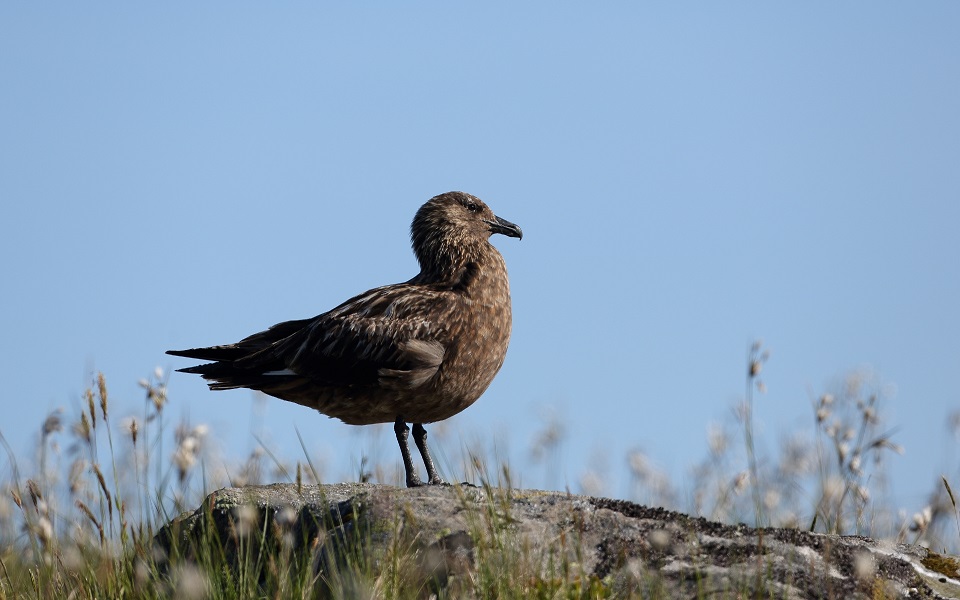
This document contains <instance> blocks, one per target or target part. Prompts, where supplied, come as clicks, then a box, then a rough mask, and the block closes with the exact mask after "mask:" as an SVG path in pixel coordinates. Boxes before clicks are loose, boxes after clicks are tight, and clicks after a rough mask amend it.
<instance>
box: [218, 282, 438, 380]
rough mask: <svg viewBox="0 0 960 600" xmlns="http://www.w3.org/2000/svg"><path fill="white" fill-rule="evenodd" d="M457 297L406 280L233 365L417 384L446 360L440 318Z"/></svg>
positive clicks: (354, 301)
mask: <svg viewBox="0 0 960 600" xmlns="http://www.w3.org/2000/svg"><path fill="white" fill-rule="evenodd" d="M455 302H456V298H455V297H454V296H453V295H452V294H450V293H447V292H437V291H432V290H425V289H423V288H419V287H414V286H408V285H405V284H400V285H396V286H386V287H384V288H377V289H375V290H371V291H370V292H367V293H365V294H362V295H360V296H357V297H355V298H352V299H351V300H348V301H347V302H345V303H343V304H342V305H340V306H338V307H337V308H335V309H333V310H331V311H330V312H328V313H325V314H323V315H320V316H319V317H317V318H316V319H314V320H313V321H312V322H310V323H309V324H308V325H307V326H306V327H304V328H302V329H301V330H299V331H298V332H296V333H294V334H293V335H290V336H289V337H287V338H285V339H283V340H281V341H279V342H277V343H275V344H273V345H271V346H269V347H267V348H263V349H262V350H260V351H258V352H255V353H253V354H251V355H249V356H247V357H244V358H241V359H238V360H235V361H234V367H235V368H237V369H239V370H243V371H248V372H249V371H251V370H252V371H255V370H259V369H258V367H259V366H262V367H263V368H266V369H271V371H270V372H271V373H274V374H276V375H277V376H289V377H303V378H308V379H310V380H312V381H313V382H314V383H315V384H317V385H322V386H347V385H349V386H357V385H361V386H362V385H380V386H384V387H389V388H397V389H399V388H408V389H409V388H414V387H418V386H420V385H422V384H423V383H425V382H426V381H428V380H429V379H430V378H431V377H433V375H434V374H435V373H436V372H437V370H438V369H439V367H440V365H441V364H442V362H443V357H444V354H445V352H446V344H447V342H448V337H449V332H448V331H447V330H445V329H444V328H443V327H442V326H441V325H439V323H442V322H444V321H445V319H444V318H443V317H444V314H445V313H449V312H451V311H452V310H455ZM281 365H282V366H281ZM278 367H280V368H278ZM265 374H266V373H265Z"/></svg>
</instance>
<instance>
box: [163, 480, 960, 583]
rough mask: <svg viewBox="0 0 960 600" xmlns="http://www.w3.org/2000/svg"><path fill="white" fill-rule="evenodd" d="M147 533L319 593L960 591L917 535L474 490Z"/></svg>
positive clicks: (275, 488) (297, 498)
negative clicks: (832, 531) (300, 579)
mask: <svg viewBox="0 0 960 600" xmlns="http://www.w3.org/2000/svg"><path fill="white" fill-rule="evenodd" d="M211 540H216V541H217V542H219V543H212V542H211ZM156 544H157V549H158V550H159V551H160V554H161V555H162V556H164V557H167V558H168V560H171V561H181V560H188V561H207V562H212V563H216V564H223V565H225V566H228V567H229V568H232V569H248V570H249V569H250V568H259V569H261V571H258V573H259V577H260V580H261V581H265V580H266V579H268V578H270V577H276V576H277V573H278V572H280V573H282V572H287V573H289V572H291V569H294V568H299V569H302V570H304V571H307V572H310V573H312V574H313V577H314V578H315V579H314V581H315V582H316V583H317V588H316V589H317V591H318V592H320V593H322V592H323V591H324V590H338V591H339V592H340V593H343V592H346V593H348V594H349V593H350V591H351V590H353V589H354V588H356V589H361V588H363V589H367V590H368V591H369V587H370V582H371V581H377V580H378V578H383V577H387V578H392V579H390V581H391V582H392V585H397V582H398V580H399V579H404V580H406V581H407V583H408V584H409V585H412V586H413V588H414V589H422V590H423V591H424V594H425V595H428V596H429V595H430V594H432V593H435V592H439V591H440V590H445V591H446V593H447V594H448V595H449V596H451V597H459V596H461V595H465V596H470V595H479V596H494V595H502V594H498V591H502V590H503V589H506V588H504V587H502V586H511V585H513V587H511V588H510V589H516V587H517V586H527V587H528V588H529V589H530V590H533V591H535V592H545V593H544V594H542V595H544V596H547V597H548V596H549V595H550V591H551V590H552V589H558V588H559V585H560V584H561V583H563V584H566V585H569V584H571V582H573V583H574V584H575V585H579V586H581V589H582V590H583V591H584V592H590V593H591V594H593V595H597V596H600V597H631V596H636V597H644V598H646V597H659V598H691V597H693V598H698V597H751V598H752V597H775V598H796V599H800V598H863V599H872V598H934V599H936V598H957V597H960V572H958V567H960V563H958V562H957V561H956V560H955V559H953V558H951V557H945V556H939V555H937V554H934V553H931V552H930V551H928V550H926V549H924V548H920V547H917V546H908V545H902V544H901V545H894V544H890V543H886V542H882V541H875V540H871V539H869V538H863V537H857V536H834V535H824V534H816V533H808V532H803V531H799V530H795V529H775V528H769V529H754V528H751V527H747V526H745V525H736V526H730V525H723V524H720V523H715V522H711V521H707V520H705V519H700V518H693V517H690V516H687V515H683V514H680V513H675V512H670V511H666V510H663V509H659V508H648V507H644V506H640V505H637V504H633V503H631V502H625V501H622V500H610V499H606V498H592V497H586V496H575V495H569V494H561V493H555V492H541V491H531V490H503V489H496V488H486V489H480V488H475V487H472V486H425V487H419V488H410V489H405V488H394V487H391V486H385V485H374V484H337V485H320V486H302V487H298V486H296V485H292V484H290V485H279V484H278V485H269V486H253V487H245V488H235V489H224V490H220V491H217V492H215V493H213V494H211V495H210V496H209V497H208V498H207V499H206V501H205V502H204V504H203V506H201V507H200V508H198V509H197V510H196V511H195V512H194V513H192V514H187V515H183V516H181V517H180V518H178V519H175V520H174V521H172V522H171V523H170V524H168V525H167V526H166V527H164V529H163V530H161V531H160V533H158V535H157V537H156ZM307 565H309V568H307ZM271 569H272V570H271ZM384 573H386V575H384ZM505 577H507V578H514V579H516V578H518V577H520V578H521V579H522V581H517V580H513V581H503V578H505ZM364 586H366V587H364ZM356 595H359V594H356Z"/></svg>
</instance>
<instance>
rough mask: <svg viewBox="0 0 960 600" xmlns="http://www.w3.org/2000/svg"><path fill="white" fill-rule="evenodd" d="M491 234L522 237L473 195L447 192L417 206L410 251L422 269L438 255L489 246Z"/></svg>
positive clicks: (515, 227)
mask: <svg viewBox="0 0 960 600" xmlns="http://www.w3.org/2000/svg"><path fill="white" fill-rule="evenodd" d="M494 233H502V234H503V235H506V236H509V237H515V238H522V237H523V232H522V231H521V230H520V228H519V227H518V226H516V225H514V224H513V223H511V222H510V221H507V220H506V219H501V218H500V217H498V216H497V215H495V214H493V211H492V210H490V207H489V206H487V205H486V204H484V203H483V201H482V200H480V199H479V198H477V197H476V196H471V195H470V194H467V193H464V192H447V193H446V194H440V195H439V196H434V197H433V198H431V199H430V200H428V201H427V203H426V204H424V205H423V206H421V207H420V210H418V211H417V215H416V216H415V217H414V218H413V225H411V226H410V237H411V240H412V242H413V251H414V253H416V255H417V258H418V259H419V260H420V264H421V266H424V265H425V264H426V263H427V262H429V261H430V260H431V259H433V260H435V259H437V258H439V257H440V256H441V255H458V254H460V253H461V252H469V250H470V249H471V248H474V247H477V246H480V245H483V246H486V245H488V244H489V241H488V240H489V239H490V236H491V235H493V234H494Z"/></svg>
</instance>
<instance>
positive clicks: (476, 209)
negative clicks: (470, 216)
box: [467, 202, 480, 212]
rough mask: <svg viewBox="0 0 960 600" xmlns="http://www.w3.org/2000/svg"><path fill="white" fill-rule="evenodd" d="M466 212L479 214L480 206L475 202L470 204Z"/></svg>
mask: <svg viewBox="0 0 960 600" xmlns="http://www.w3.org/2000/svg"><path fill="white" fill-rule="evenodd" d="M467 210H469V211H470V212H480V205H479V204H477V203H475V202H471V203H469V204H467Z"/></svg>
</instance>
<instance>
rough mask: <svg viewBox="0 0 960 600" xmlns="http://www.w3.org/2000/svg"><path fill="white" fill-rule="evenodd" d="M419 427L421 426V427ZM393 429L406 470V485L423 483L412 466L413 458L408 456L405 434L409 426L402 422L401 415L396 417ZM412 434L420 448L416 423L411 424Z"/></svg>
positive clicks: (413, 485)
mask: <svg viewBox="0 0 960 600" xmlns="http://www.w3.org/2000/svg"><path fill="white" fill-rule="evenodd" d="M421 429H423V428H422V427H421ZM393 431H394V433H396V434H397V443H398V444H400V455H401V456H402V457H403V469H404V470H405V471H406V472H407V487H417V486H421V485H423V482H422V481H420V476H419V475H417V471H416V470H415V469H414V468H413V458H412V457H411V456H410V444H409V443H408V442H407V435H408V434H409V433H410V428H408V427H407V424H406V423H404V421H403V417H397V421H396V422H395V423H394V424H393ZM413 435H414V440H415V441H416V442H417V447H418V448H420V440H419V438H417V437H416V436H417V426H416V425H414V426H413ZM420 452H423V449H421V450H420Z"/></svg>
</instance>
